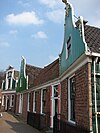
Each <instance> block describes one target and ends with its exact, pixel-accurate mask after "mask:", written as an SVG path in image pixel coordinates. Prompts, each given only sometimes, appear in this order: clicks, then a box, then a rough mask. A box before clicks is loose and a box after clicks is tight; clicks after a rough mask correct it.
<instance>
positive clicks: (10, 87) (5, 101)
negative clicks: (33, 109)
mask: <svg viewBox="0 0 100 133" xmlns="http://www.w3.org/2000/svg"><path fill="white" fill-rule="evenodd" d="M18 76H19V72H18V71H16V70H15V69H14V68H13V67H12V66H9V67H8V68H7V70H6V71H5V75H4V80H2V90H1V93H2V107H1V108H2V111H8V110H10V111H13V112H14V111H15V106H16V105H15V100H16V86H17V80H18Z"/></svg>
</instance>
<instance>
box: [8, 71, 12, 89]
mask: <svg viewBox="0 0 100 133" xmlns="http://www.w3.org/2000/svg"><path fill="white" fill-rule="evenodd" d="M11 77H12V72H8V77H7V78H8V89H10V88H11Z"/></svg>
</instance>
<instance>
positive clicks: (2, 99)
mask: <svg viewBox="0 0 100 133" xmlns="http://www.w3.org/2000/svg"><path fill="white" fill-rule="evenodd" d="M4 97H5V96H4V95H2V106H4V105H5V104H4Z"/></svg>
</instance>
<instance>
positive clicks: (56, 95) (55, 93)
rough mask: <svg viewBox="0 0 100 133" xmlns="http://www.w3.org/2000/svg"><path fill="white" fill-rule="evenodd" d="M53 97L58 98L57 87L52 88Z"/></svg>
mask: <svg viewBox="0 0 100 133" xmlns="http://www.w3.org/2000/svg"><path fill="white" fill-rule="evenodd" d="M54 97H58V85H55V86H54Z"/></svg>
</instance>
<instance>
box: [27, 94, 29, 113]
mask: <svg viewBox="0 0 100 133" xmlns="http://www.w3.org/2000/svg"><path fill="white" fill-rule="evenodd" d="M27 94H28V99H27V111H30V109H29V106H30V105H29V104H30V103H29V100H30V99H29V95H30V93H27Z"/></svg>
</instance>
